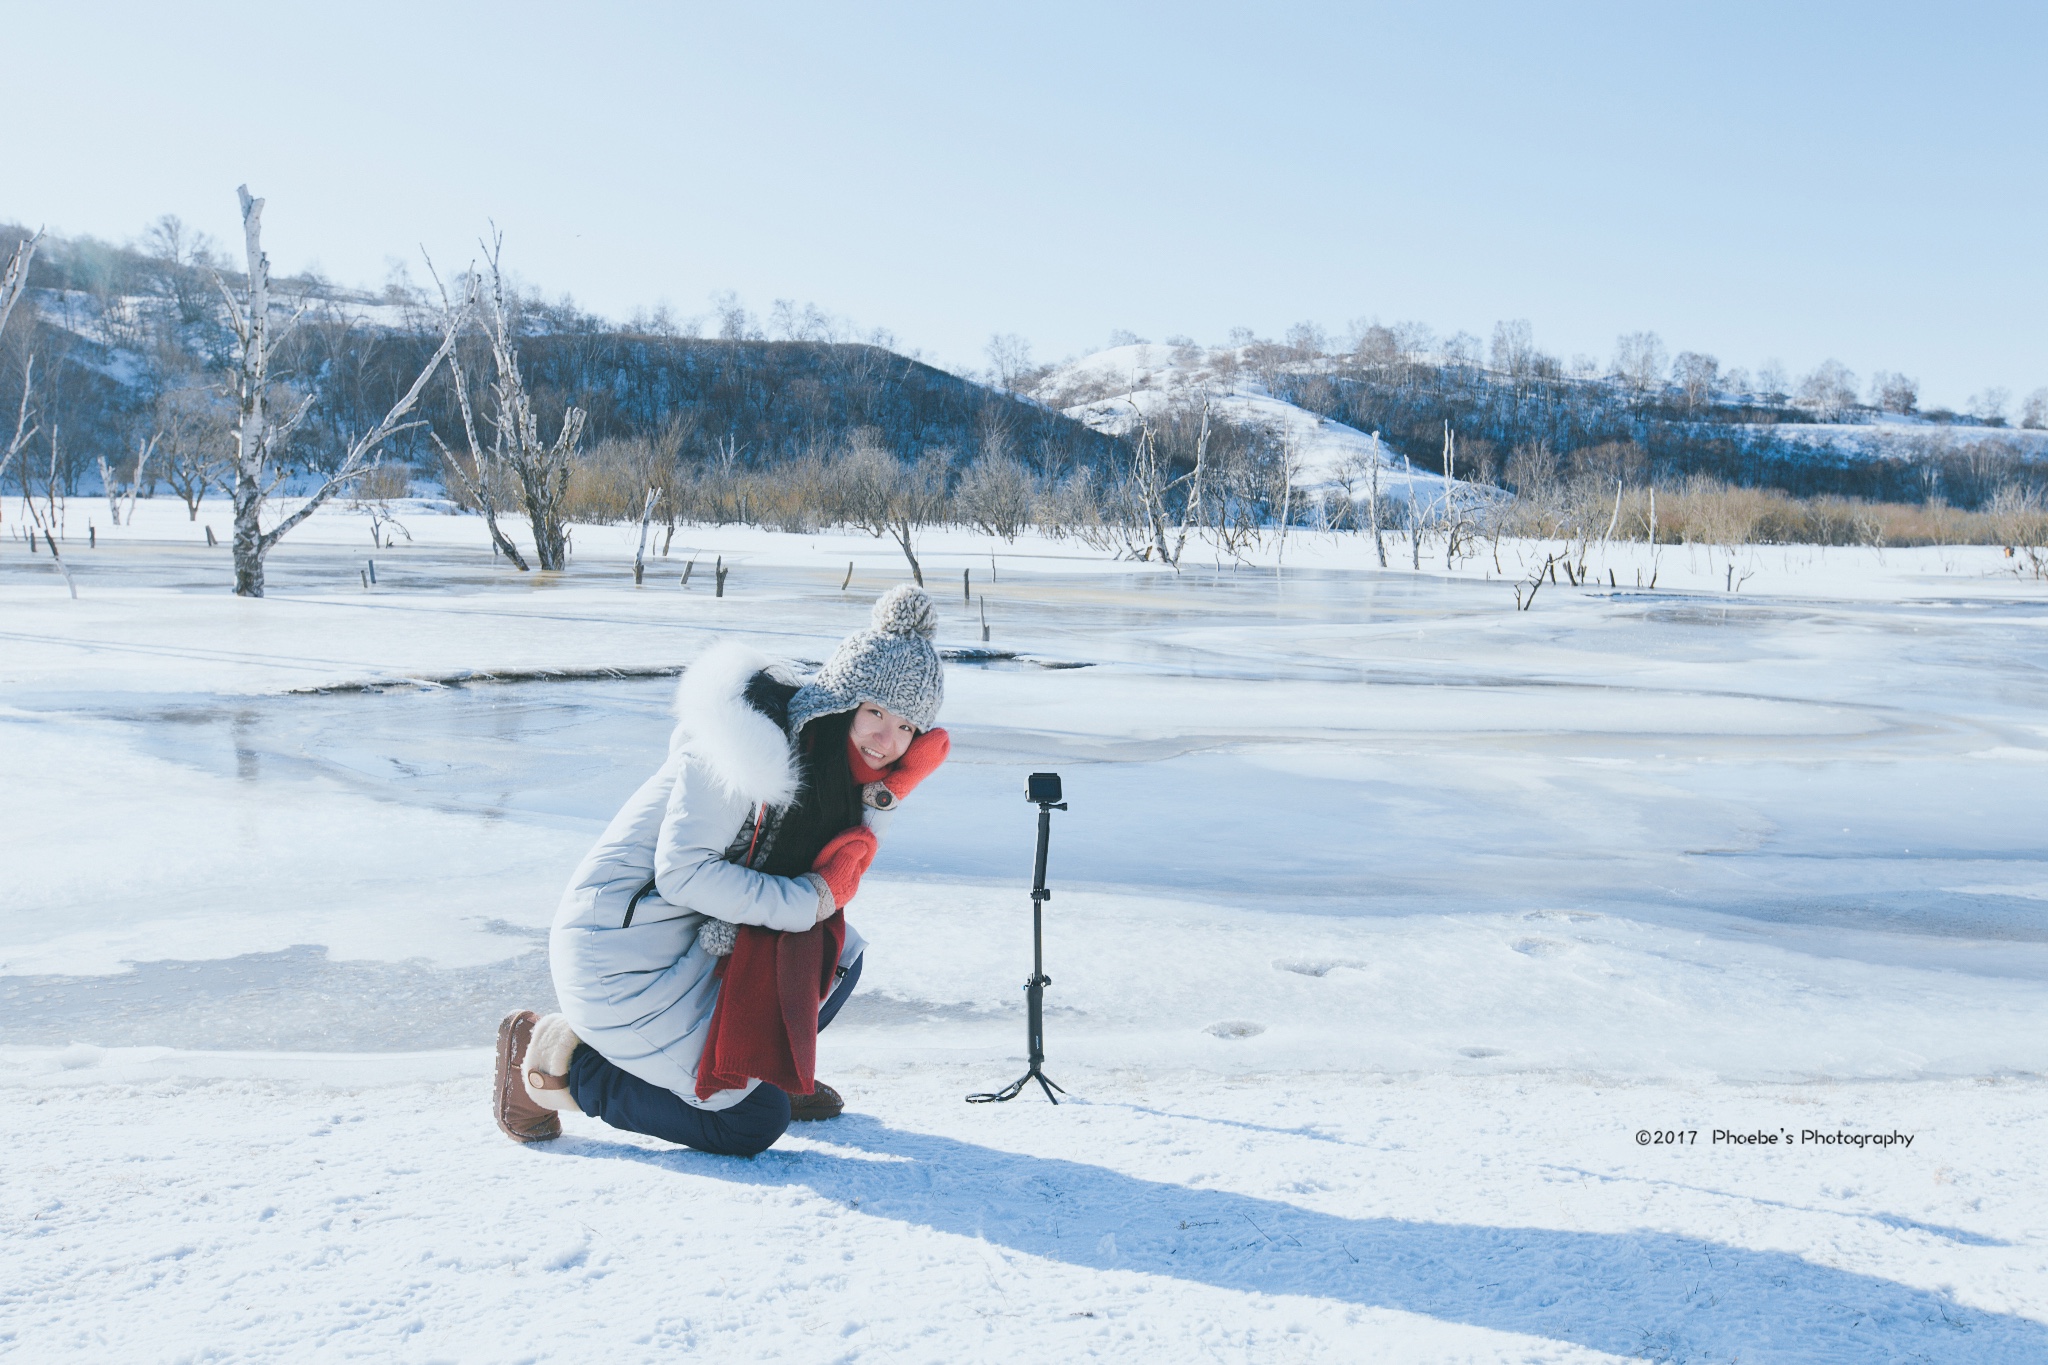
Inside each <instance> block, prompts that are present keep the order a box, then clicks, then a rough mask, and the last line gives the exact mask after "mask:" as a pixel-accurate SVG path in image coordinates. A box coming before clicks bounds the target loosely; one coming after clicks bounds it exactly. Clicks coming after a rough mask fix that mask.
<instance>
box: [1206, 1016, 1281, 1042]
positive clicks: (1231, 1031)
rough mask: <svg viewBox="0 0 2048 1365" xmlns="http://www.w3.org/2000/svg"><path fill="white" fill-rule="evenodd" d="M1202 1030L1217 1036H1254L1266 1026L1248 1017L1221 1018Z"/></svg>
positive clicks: (1263, 1030)
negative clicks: (1255, 1022)
mask: <svg viewBox="0 0 2048 1365" xmlns="http://www.w3.org/2000/svg"><path fill="white" fill-rule="evenodd" d="M1202 1031H1203V1032H1204V1033H1210V1034H1214V1035H1215V1036H1216V1037H1218V1038H1256V1037H1258V1036H1259V1035H1260V1034H1261V1033H1264V1032H1265V1031H1266V1026H1265V1025H1264V1024H1254V1023H1253V1022H1252V1021H1251V1020H1249V1019H1222V1020H1218V1021H1217V1022H1216V1023H1213V1024H1211V1025H1209V1027H1208V1028H1206V1029H1204V1030H1202Z"/></svg>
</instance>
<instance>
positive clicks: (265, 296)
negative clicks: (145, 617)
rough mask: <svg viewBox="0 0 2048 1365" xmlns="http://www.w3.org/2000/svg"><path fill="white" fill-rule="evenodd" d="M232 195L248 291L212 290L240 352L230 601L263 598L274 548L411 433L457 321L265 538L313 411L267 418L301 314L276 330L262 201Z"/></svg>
mask: <svg viewBox="0 0 2048 1365" xmlns="http://www.w3.org/2000/svg"><path fill="white" fill-rule="evenodd" d="M235 193H236V194H237V196H239V197H240V199H241V203H242V240H243V244H244V246H245V248H246V250H247V253H248V289H247V292H246V295H245V296H244V297H243V298H241V299H237V298H236V297H235V294H234V291H233V290H232V289H230V288H229V287H228V285H227V282H226V281H225V280H223V279H221V278H220V276H219V275H218V274H216V275H215V276H214V283H215V284H216V285H217V286H218V287H219V289H220V293H221V297H222V298H223V299H225V300H227V306H228V323H229V325H230V326H231V327H232V328H233V329H234V333H235V342H236V345H237V350H238V354H237V356H236V359H235V367H234V369H233V371H232V373H231V376H230V386H231V391H232V396H233V397H234V399H235V400H236V418H235V426H234V456H233V475H234V488H233V493H232V496H233V499H234V509H235V534H234V556H235V593H236V595H237V596H240V597H261V596H263V562H264V560H265V559H266V558H268V557H269V555H270V552H271V551H272V550H273V549H275V548H276V547H277V543H278V542H279V541H280V540H282V539H284V537H285V536H286V535H288V534H290V532H291V531H292V530H293V528H295V527H297V526H298V524H299V523H300V522H302V521H304V520H305V519H306V518H307V517H310V516H312V515H313V513H314V512H315V511H317V510H319V508H320V507H321V506H322V505H323V504H325V503H326V502H327V500H328V499H329V498H332V497H333V496H334V495H335V494H336V493H338V492H340V491H342V489H344V488H345V487H347V486H348V485H349V484H351V483H353V482H355V481H356V480H357V479H359V478H361V477H362V476H363V475H364V474H367V473H369V472H370V470H372V469H374V468H375V467H376V456H377V455H378V454H379V453H380V452H381V451H382V448H383V445H384V443H385V442H386V441H388V440H390V439H391V437H392V436H394V435H396V434H397V433H398V432H400V431H402V430H404V429H405V428H406V427H407V426H408V425H411V424H409V423H407V422H406V421H405V417H406V415H407V414H408V413H410V412H411V411H412V410H413V409H414V408H415V407H416V406H418V404H419V401H420V395H421V393H423V392H424V391H425V390H426V387H427V381H428V380H429V379H431V378H433V375H434V371H435V370H437V369H439V368H440V367H441V362H442V361H444V360H446V359H447V358H448V356H449V353H450V352H452V351H453V350H454V349H455V339H456V335H457V331H458V328H459V325H460V322H461V318H460V317H451V318H450V319H449V320H448V326H447V330H446V331H445V332H444V333H443V334H442V337H441V345H440V347H439V348H438V349H436V350H435V352H434V354H433V356H432V358H431V359H429V360H428V361H427V363H426V366H425V368H423V369H422V370H421V371H420V373H419V377H418V378H416V379H414V380H413V382H412V387H411V388H409V389H407V390H406V391H405V394H404V396H403V397H401V398H400V399H399V400H398V401H397V402H396V403H394V404H392V406H391V410H390V411H389V412H387V413H385V414H384V418H383V420H382V421H380V422H378V423H377V424H376V425H375V426H374V427H372V428H371V429H370V430H369V431H367V432H364V433H363V434H362V435H361V436H359V437H357V438H356V439H355V440H354V441H352V442H350V444H349V447H348V451H347V453H346V454H344V455H343V457H342V459H341V462H340V463H339V464H338V465H337V466H336V467H335V470H334V472H333V473H332V474H330V475H328V476H327V478H326V480H325V481H324V482H323V483H322V484H321V485H320V487H319V488H317V489H315V490H314V492H313V495H312V496H311V497H309V498H307V499H306V500H305V502H304V503H302V504H300V506H299V508H298V510H297V511H295V512H292V513H291V514H290V515H288V516H286V517H284V518H283V519H282V520H280V521H279V522H278V523H277V524H276V525H275V526H273V527H271V528H270V529H269V530H268V531H266V530H264V529H263V509H264V505H265V503H266V502H268V500H269V499H270V496H271V495H272V494H273V493H275V492H276V491H277V489H278V487H279V485H280V484H282V483H283V482H284V479H285V477H286V474H287V472H288V471H286V470H284V469H283V468H281V466H282V463H283V455H284V451H285V447H286V445H287V443H288V442H289V441H290V439H291V435H292V433H293V432H294V431H296V430H297V429H298V427H299V424H300V423H302V422H304V421H305V420H306V414H307V413H308V412H309V411H310V410H311V409H312V405H313V397H312V395H311V394H308V395H307V396H306V397H305V398H303V399H301V400H300V401H299V402H298V403H297V404H295V405H294V406H293V408H292V410H291V411H290V412H289V413H286V414H285V415H284V416H282V417H281V418H280V417H274V416H272V414H271V410H270V409H271V392H270V391H271V387H272V385H273V384H274V383H275V380H273V379H272V377H271V362H272V361H273V360H274V359H275V358H276V355H277V349H278V347H279V346H280V345H282V344H283V343H284V341H285V339H286V338H287V337H289V336H290V335H291V331H292V328H293V327H295V326H296V325H297V324H298V321H299V318H300V316H301V315H303V313H304V312H305V308H304V306H303V305H302V306H301V307H300V308H299V309H298V310H296V311H295V312H294V313H293V314H292V315H291V316H290V317H289V318H288V319H286V321H285V322H284V324H283V325H282V326H281V327H279V326H276V325H274V324H273V323H272V321H271V317H270V257H269V256H267V255H265V254H264V251H263V201H262V200H261V199H257V198H254V197H252V196H251V195H250V193H249V187H248V186H247V185H242V186H238V187H237V188H236V191H235Z"/></svg>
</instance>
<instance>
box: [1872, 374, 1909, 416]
mask: <svg viewBox="0 0 2048 1365" xmlns="http://www.w3.org/2000/svg"><path fill="white" fill-rule="evenodd" d="M1870 401H1871V404H1872V405H1873V406H1874V407H1876V408H1878V409H1879V410H1880V411H1883V412H1903V413H1911V412H1912V411H1913V410H1914V409H1916V408H1918V407H1919V406H1920V381H1919V380H1917V379H1915V378H1913V377H1912V376H1911V375H1904V374H1898V373H1896V372H1894V373H1887V372H1885V371H1883V370H1879V371H1878V372H1877V373H1876V374H1875V375H1873V376H1872V377H1871V380H1870Z"/></svg>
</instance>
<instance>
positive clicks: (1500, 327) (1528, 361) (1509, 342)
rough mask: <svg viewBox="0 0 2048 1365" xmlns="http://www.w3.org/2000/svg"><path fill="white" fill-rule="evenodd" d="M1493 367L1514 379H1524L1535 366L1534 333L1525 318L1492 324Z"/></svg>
mask: <svg viewBox="0 0 2048 1365" xmlns="http://www.w3.org/2000/svg"><path fill="white" fill-rule="evenodd" d="M1491 359H1492V363H1493V368H1494V369H1496V370H1499V371H1500V372H1501V373H1502V374H1505V375H1508V376H1510V377H1511V378H1514V379H1526V378H1528V377H1529V376H1530V374H1532V373H1533V372H1534V371H1535V367H1536V333H1535V331H1534V329H1533V328H1531V327H1530V326H1529V320H1528V319H1527V318H1515V319H1513V320H1512V321H1508V322H1496V323H1494V324H1493V348H1492V356H1491Z"/></svg>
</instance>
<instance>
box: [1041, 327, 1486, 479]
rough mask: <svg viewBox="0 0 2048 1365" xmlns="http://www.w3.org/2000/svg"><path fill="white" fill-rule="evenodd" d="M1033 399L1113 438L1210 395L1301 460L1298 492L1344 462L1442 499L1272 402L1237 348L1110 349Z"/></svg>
mask: <svg viewBox="0 0 2048 1365" xmlns="http://www.w3.org/2000/svg"><path fill="white" fill-rule="evenodd" d="M1304 364H1306V365H1308V366H1313V364H1314V362H1304ZM1031 396H1032V397H1034V398H1036V399H1038V400H1039V401H1040V402H1042V403H1046V404H1048V405H1049V406H1052V407H1056V408H1058V409H1059V410H1060V411H1061V412H1062V413H1063V414H1065V415H1066V416H1068V417H1071V418H1073V419H1074V420H1075V421H1077V422H1081V423H1083V424H1084V425H1086V426H1088V427H1090V428H1092V429H1094V430H1096V431H1101V432H1105V433H1107V434H1109V435H1112V436H1126V435H1129V434H1130V433H1131V432H1132V431H1134V430H1135V429H1136V428H1137V426H1138V423H1139V418H1140V417H1141V416H1143V417H1145V418H1155V417H1157V416H1158V414H1159V413H1161V412H1162V411H1164V410H1165V409H1167V408H1168V407H1171V406H1175V405H1189V406H1195V407H1199V406H1200V404H1201V403H1202V402H1203V400H1204V399H1205V398H1206V399H1207V400H1208V402H1209V403H1210V405H1211V410H1212V411H1213V412H1215V413H1216V414H1217V415H1218V416H1220V417H1222V418H1224V419H1225V420H1228V421H1231V422H1235V423H1237V424H1239V425H1241V426H1248V427H1258V428H1262V429H1264V430H1265V431H1267V432H1269V433H1271V434H1272V435H1273V436H1274V438H1275V439H1277V440H1279V441H1281V442H1283V443H1284V444H1285V446H1286V448H1287V449H1288V451H1289V452H1290V455H1291V456H1292V458H1293V460H1294V461H1295V474H1294V479H1293V482H1294V485H1295V486H1296V487H1297V488H1308V489H1316V488H1329V487H1332V486H1333V485H1335V484H1336V483H1337V481H1338V478H1339V473H1340V471H1341V469H1342V468H1343V466H1344V465H1345V464H1346V463H1347V462H1351V463H1353V464H1354V465H1356V466H1358V467H1361V468H1364V467H1369V464H1370V462H1371V461H1374V460H1377V461H1378V462H1379V464H1380V466H1381V468H1382V470H1383V471H1384V472H1383V473H1382V474H1381V480H1382V482H1381V488H1380V496H1381V497H1391V498H1394V499H1396V500H1405V499H1407V498H1408V497H1409V496H1411V492H1412V495H1413V496H1415V497H1417V498H1420V499H1421V500H1422V501H1423V502H1425V503H1429V502H1440V501H1442V499H1443V496H1444V486H1445V480H1444V478H1443V476H1442V475H1441V474H1437V473H1433V472H1430V471H1427V470H1422V469H1412V468H1410V467H1409V465H1408V463H1407V462H1406V461H1405V460H1403V459H1402V458H1401V457H1400V456H1399V455H1396V454H1395V453H1394V452H1392V451H1391V450H1389V449H1387V447H1386V445H1385V443H1384V442H1381V441H1379V440H1377V439H1376V438H1375V437H1374V436H1372V435H1370V434H1368V433H1366V432H1363V431H1360V430H1358V429H1357V428H1356V427H1349V426H1346V425H1344V424H1343V423H1342V422H1336V421H1332V420H1331V419H1329V418H1327V417H1322V416H1318V415H1317V414H1315V413H1313V412H1310V411H1308V410H1307V409H1306V408H1302V407H1297V406H1296V405H1295V404H1293V403H1289V402H1287V401H1285V400H1284V399H1280V398H1275V397H1274V396H1273V395H1272V394H1271V393H1269V392H1268V391H1267V389H1266V387H1265V385H1264V384H1262V383H1261V382H1260V381H1259V379H1258V377H1257V376H1256V375H1254V374H1253V373H1251V372H1250V371H1249V370H1248V369H1246V368H1245V367H1244V364H1243V359H1242V356H1241V354H1240V353H1239V352H1237V351H1232V350H1213V351H1212V350H1203V349H1200V348H1197V347H1191V346H1179V347H1174V346H1157V345H1153V344H1151V343H1148V342H1139V343H1137V344H1136V345H1130V346H1112V347H1110V348H1109V349H1108V350H1105V351H1097V352H1095V353H1094V354H1093V355H1088V356H1083V357H1082V358H1081V359H1079V360H1075V361H1071V362H1069V363H1067V364H1065V365H1062V366H1060V367H1059V368H1057V369H1055V370H1053V371H1052V372H1051V373H1050V374H1048V375H1047V376H1046V377H1045V378H1044V380H1042V381H1041V382H1040V383H1039V384H1038V385H1036V386H1035V387H1034V388H1033V389H1032V390H1031ZM1360 477H1361V478H1362V477H1363V476H1360ZM1453 482H1454V483H1455V485H1456V486H1457V487H1459V488H1461V489H1472V488H1473V485H1470V484H1467V483H1465V482H1464V481H1463V480H1454V481H1453Z"/></svg>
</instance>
